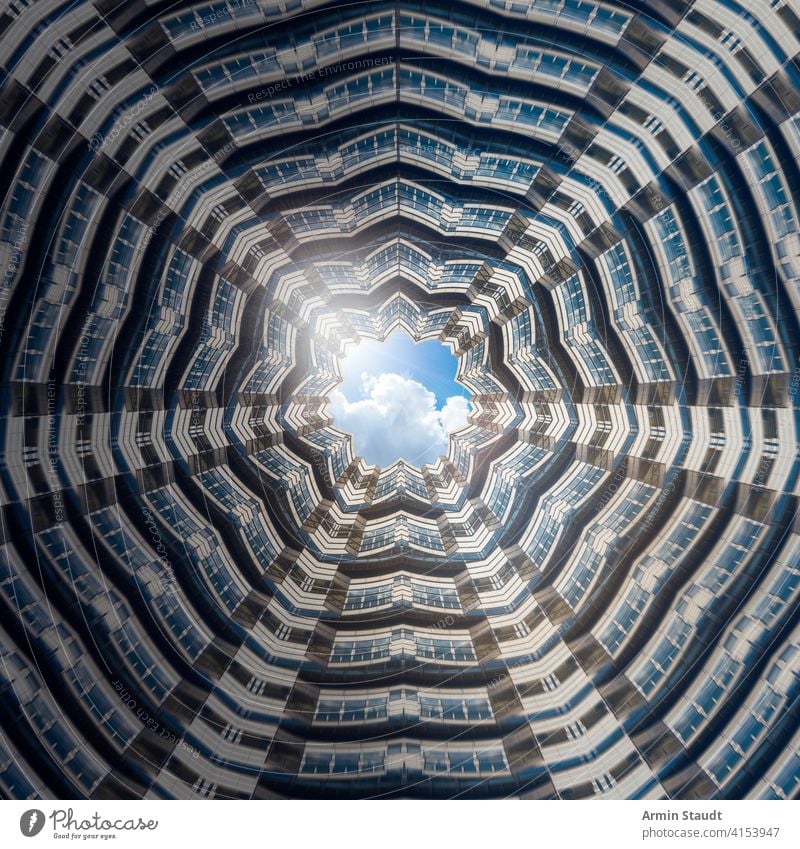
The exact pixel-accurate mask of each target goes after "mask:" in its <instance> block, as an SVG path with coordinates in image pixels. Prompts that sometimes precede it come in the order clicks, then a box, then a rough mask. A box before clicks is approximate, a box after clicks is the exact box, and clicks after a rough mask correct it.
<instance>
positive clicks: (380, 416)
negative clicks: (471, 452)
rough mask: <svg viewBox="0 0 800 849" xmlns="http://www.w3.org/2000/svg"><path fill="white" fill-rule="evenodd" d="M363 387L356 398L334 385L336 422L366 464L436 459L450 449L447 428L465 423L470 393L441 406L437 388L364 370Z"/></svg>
mask: <svg viewBox="0 0 800 849" xmlns="http://www.w3.org/2000/svg"><path fill="white" fill-rule="evenodd" d="M361 388H362V391H363V394H364V396H365V397H363V398H362V399H360V400H358V401H350V400H348V398H347V397H346V396H345V395H344V393H343V392H341V391H340V390H334V391H333V392H332V393H331V412H332V415H333V419H334V422H333V423H334V426H335V427H338V428H339V429H341V430H346V431H350V432H351V433H352V434H353V437H354V443H355V450H356V452H357V453H358V454H360V455H361V456H363V457H364V459H365V460H366V461H367V462H368V463H376V464H377V465H379V466H388V465H389V464H390V463H392V462H394V461H395V460H396V459H397V458H398V457H402V458H403V459H405V460H408V462H410V463H414V464H415V465H422V464H423V463H432V462H434V461H435V460H436V458H437V457H438V456H439V455H441V454H446V453H447V435H448V433H450V432H451V431H453V430H457V429H458V428H460V427H463V426H464V425H465V424H466V423H467V415H468V413H469V410H470V407H469V402H468V401H467V399H466V398H462V397H461V396H459V395H453V396H452V397H450V398H448V399H447V400H446V402H445V404H444V406H443V407H442V409H441V410H438V409H437V408H436V396H435V395H434V394H433V392H431V391H430V390H429V389H427V388H426V387H425V386H423V385H422V384H421V383H418V382H417V381H416V380H411V379H409V378H407V377H403V376H402V375H400V374H394V373H392V372H384V373H383V374H379V375H378V376H377V377H370V376H368V375H367V374H363V375H362V384H361Z"/></svg>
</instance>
